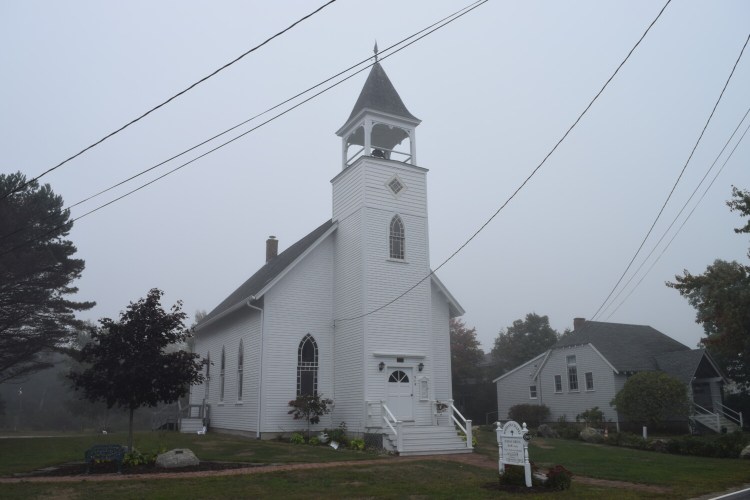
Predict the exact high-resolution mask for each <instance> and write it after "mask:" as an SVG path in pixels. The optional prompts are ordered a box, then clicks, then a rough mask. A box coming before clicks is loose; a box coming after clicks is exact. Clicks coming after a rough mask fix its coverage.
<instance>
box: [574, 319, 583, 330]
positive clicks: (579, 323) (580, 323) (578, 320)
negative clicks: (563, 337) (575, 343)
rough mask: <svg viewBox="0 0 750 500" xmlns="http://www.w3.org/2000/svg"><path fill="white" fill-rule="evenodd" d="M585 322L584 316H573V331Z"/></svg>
mask: <svg viewBox="0 0 750 500" xmlns="http://www.w3.org/2000/svg"><path fill="white" fill-rule="evenodd" d="M585 322H586V318H573V331H576V330H578V329H579V328H581V327H582V326H583V324H584V323H585Z"/></svg>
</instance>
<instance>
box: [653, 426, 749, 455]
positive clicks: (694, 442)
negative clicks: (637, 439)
mask: <svg viewBox="0 0 750 500" xmlns="http://www.w3.org/2000/svg"><path fill="white" fill-rule="evenodd" d="M748 442H750V437H748V436H747V435H746V434H743V433H742V432H739V431H738V432H733V433H731V434H721V435H718V436H681V437H674V438H671V439H670V440H669V442H667V445H666V450H667V452H669V453H674V454H677V455H693V456H699V457H715V458H737V457H739V456H740V452H741V451H742V449H743V448H744V447H745V446H747V444H748Z"/></svg>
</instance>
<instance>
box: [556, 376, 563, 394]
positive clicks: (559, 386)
mask: <svg viewBox="0 0 750 500" xmlns="http://www.w3.org/2000/svg"><path fill="white" fill-rule="evenodd" d="M555 392H562V376H561V375H555Z"/></svg>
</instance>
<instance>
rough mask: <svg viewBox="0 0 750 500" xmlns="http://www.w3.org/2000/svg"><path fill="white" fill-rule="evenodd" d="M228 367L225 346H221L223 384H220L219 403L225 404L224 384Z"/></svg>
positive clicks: (220, 373) (221, 376)
mask: <svg viewBox="0 0 750 500" xmlns="http://www.w3.org/2000/svg"><path fill="white" fill-rule="evenodd" d="M226 367H227V355H226V350H225V349H224V346H221V366H220V368H221V369H220V370H219V378H220V379H221V382H220V384H219V402H220V403H223V402H224V386H225V384H224V382H225V379H226V377H225V375H226Z"/></svg>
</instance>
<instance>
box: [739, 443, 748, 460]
mask: <svg viewBox="0 0 750 500" xmlns="http://www.w3.org/2000/svg"><path fill="white" fill-rule="evenodd" d="M740 458H748V459H750V444H749V445H747V446H745V447H744V448H743V449H742V451H741V452H740Z"/></svg>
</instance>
